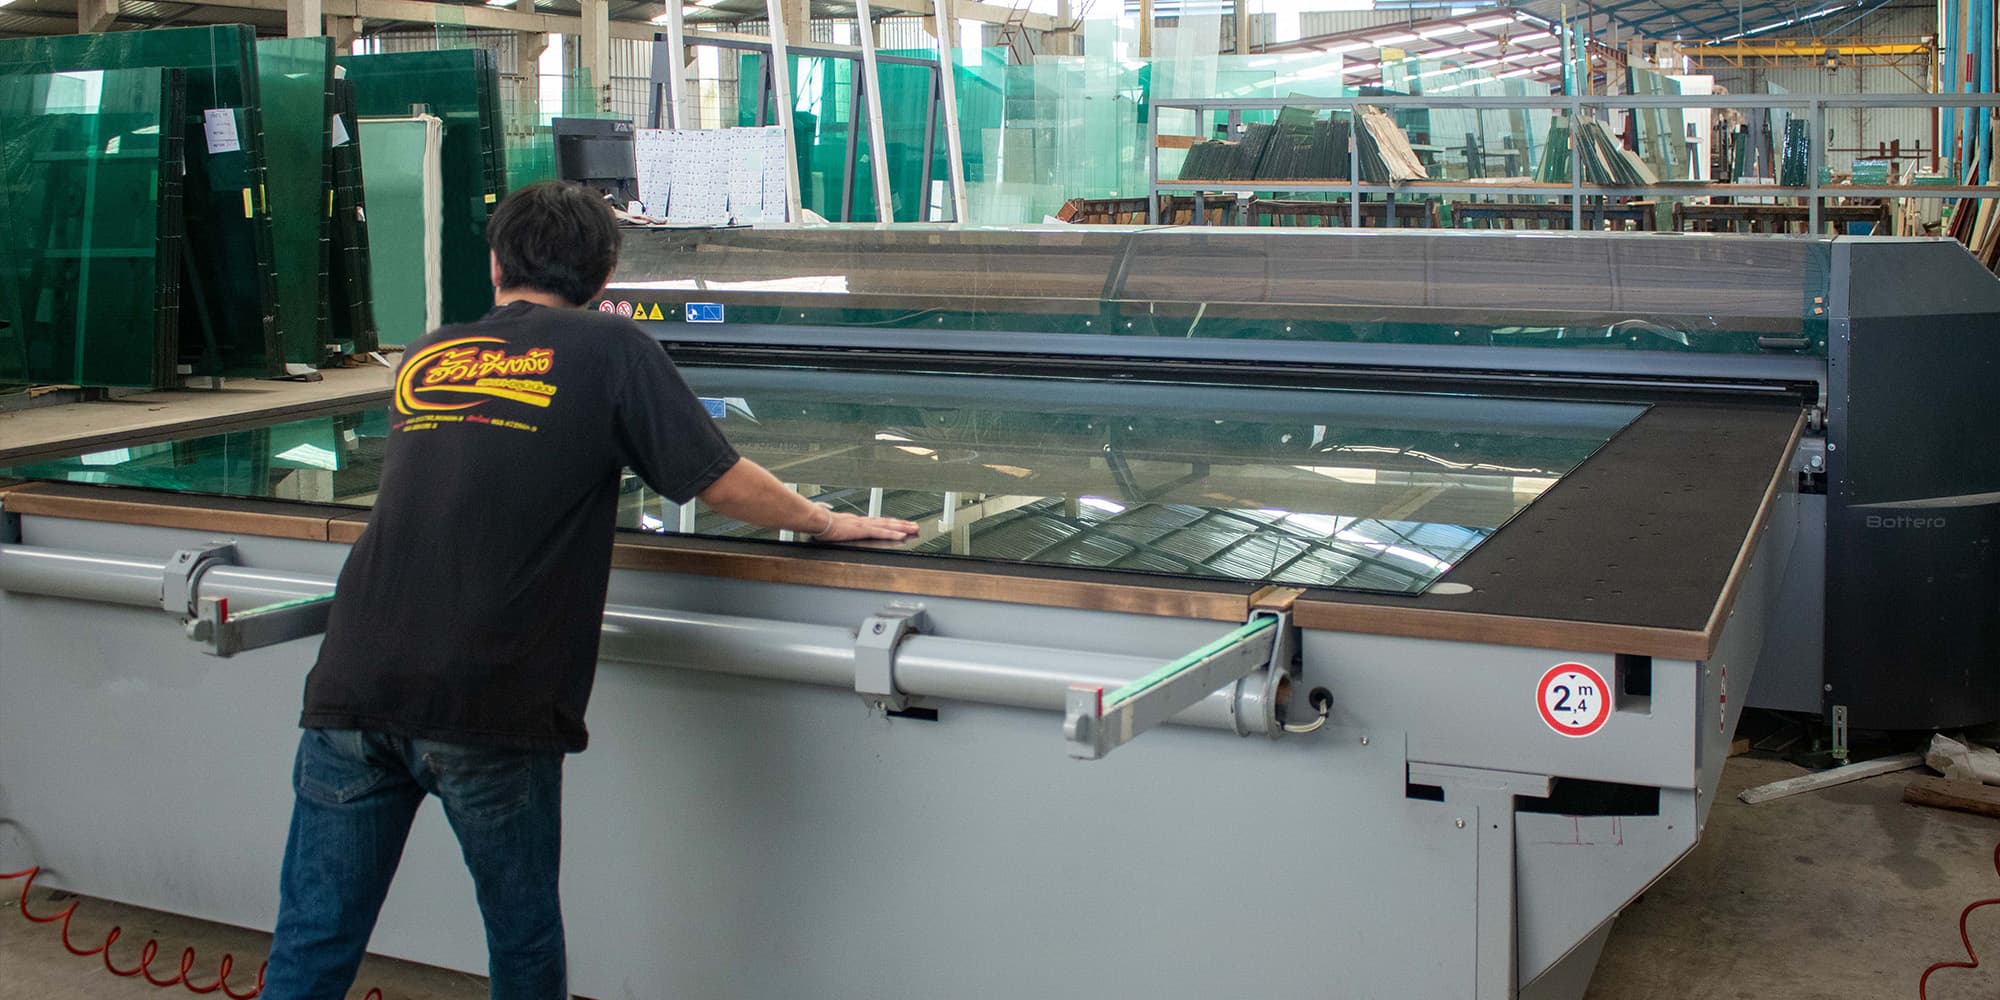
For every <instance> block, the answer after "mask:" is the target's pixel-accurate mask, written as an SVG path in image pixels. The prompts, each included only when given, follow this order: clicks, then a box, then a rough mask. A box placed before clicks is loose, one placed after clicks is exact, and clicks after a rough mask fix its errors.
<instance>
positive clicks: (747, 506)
mask: <svg viewBox="0 0 2000 1000" xmlns="http://www.w3.org/2000/svg"><path fill="white" fill-rule="evenodd" d="M701 502H702V503H705V504H707V505H709V506H710V507H712V508H714V509H715V511H716V512H717V513H719V514H721V515H722V516H724V517H733V518H735V519H736V520H738V521H743V522H746V523H749V524H756V525H761V526H763V527H766V528H779V529H783V530H789V531H796V532H799V533H800V534H805V535H811V536H812V537H814V538H817V539H819V540H820V541H823V542H853V541H863V540H867V539H880V540H882V541H890V542H900V541H903V540H904V539H907V538H909V537H910V536H912V535H914V534H916V533H917V526H916V525H915V524H914V523H912V522H910V521H903V520H898V519H896V518H892V517H860V516H858V515H854V514H842V513H839V512H836V511H834V510H832V509H831V508H828V507H826V506H824V505H822V504H816V503H813V502H812V501H810V500H807V499H806V498H805V497H802V496H800V495H798V494H797V493H795V492H793V491H792V490H789V489H786V488H785V484H783V483H781V482H779V481H778V477H776V476H774V475H771V473H770V472H769V471H767V470H766V469H765V468H764V467H763V466H761V465H758V464H757V463H755V462H752V461H750V460H749V459H747V458H740V459H737V461H736V464H735V465H733V466H731V467H730V469H729V471H728V472H725V473H723V474H722V478H720V479H717V480H716V481H715V482H714V484H712V485H710V486H709V488H708V489H705V490H703V491H701Z"/></svg>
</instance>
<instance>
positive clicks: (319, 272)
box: [257, 38, 333, 365]
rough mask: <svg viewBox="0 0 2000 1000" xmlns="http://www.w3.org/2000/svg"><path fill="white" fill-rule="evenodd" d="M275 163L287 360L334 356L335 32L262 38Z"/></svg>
mask: <svg viewBox="0 0 2000 1000" xmlns="http://www.w3.org/2000/svg"><path fill="white" fill-rule="evenodd" d="M257 84H258V91H259V94H260V96H261V97H262V99H263V111H264V156H265V160H266V162H267V163H268V165H269V175H270V180H269V185H268V187H267V189H266V190H267V192H268V196H269V198H270V203H271V238H272V244H273V247H274V248H275V251H276V252H275V259H274V263H275V265H276V268H277V277H278V306H279V309H278V315H279V318H280V323H279V329H278V332H279V337H280V338H281V339H282V340H283V342H284V349H285V360H286V361H287V362H289V363H292V364H301V365H317V364H319V363H321V362H322V361H324V360H325V359H326V356H327V354H328V353H329V352H328V350H327V344H328V343H329V342H330V341H331V340H332V338H331V337H330V336H329V333H330V322H329V317H328V315H327V292H328V281H327V268H328V263H329V261H328V256H329V250H330V247H329V242H328V237H329V235H330V233H329V230H330V226H329V221H330V220H329V215H330V213H331V209H332V204H333V202H332V200H331V198H330V197H329V196H330V195H331V193H332V190H333V161H332V158H331V156H329V155H328V154H329V147H330V144H331V137H330V135H329V132H330V129H331V123H332V120H333V39H331V38H271V39H265V40H263V41H260V42H258V43H257Z"/></svg>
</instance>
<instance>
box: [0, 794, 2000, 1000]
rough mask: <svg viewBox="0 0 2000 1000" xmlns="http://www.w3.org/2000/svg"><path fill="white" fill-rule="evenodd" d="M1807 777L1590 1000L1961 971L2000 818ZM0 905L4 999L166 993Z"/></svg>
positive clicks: (0, 991)
mask: <svg viewBox="0 0 2000 1000" xmlns="http://www.w3.org/2000/svg"><path fill="white" fill-rule="evenodd" d="M1800 773H1804V772H1803V771H1802V769H1800V768H1798V767H1795V766H1793V765H1791V764H1788V763H1785V762H1783V761H1776V760H1765V759H1760V758H1755V757H1740V758H1737V759H1735V760H1732V761H1730V762H1729V766H1728V768H1727V770H1726V771H1725V772H1724V775H1723V796H1722V798H1721V800H1720V801H1719V802H1718V803H1717V805H1716V807H1715V810H1714V812H1713V813H1712V814H1711V815H1710V818H1709V826H1708V833H1707V837H1706V839H1704V840H1703V842H1702V844H1701V846H1700V847H1699V848H1698V849H1696V851H1695V852H1694V854H1693V855H1692V856H1691V857H1689V858H1688V859H1687V860H1686V861H1684V862H1683V863H1682V864H1681V865H1680V866H1679V867H1678V868H1676V869H1674V871H1673V872H1671V873H1669V874H1668V875H1667V877H1666V878H1665V879H1663V880H1662V881H1661V882H1660V884H1659V885H1657V886H1654V887H1653V889H1652V891H1650V892H1648V893H1647V894H1646V895H1645V896H1644V897H1642V898H1641V899H1640V900H1639V901H1638V902H1636V903H1634V904H1633V905H1632V906H1631V907H1630V908H1629V909H1627V910H1626V912H1625V915H1624V916H1623V917H1622V918H1620V920H1619V922H1618V925H1617V929H1616V930H1615V931H1614V932H1613V933H1612V936H1611V942H1610V944H1609V946H1608V947H1607V948H1606V949H1605V952H1604V957H1603V959H1602V960H1601V961H1600V963H1599V965H1598V970H1597V978H1596V980H1595V981H1594V982H1593V984H1592V987H1591V990H1590V993H1589V1000H1667V998H1673V1000H1683V998H1717V1000H1752V998H1754V1000H1820V998H1826V1000H1836V998H1837V1000H1849V998H1857V997H1870V998H1873V997H1915V996H1916V987H1917V977H1918V975H1919V974H1920V973H1921V972H1922V971H1923V969H1924V967H1925V966H1927V965H1929V964H1930V963H1931V962H1934V961H1938V960H1941V959H1950V958H1957V957H1960V956H1959V955H1958V948H1959V946H1958V940H1957V938H1958V930H1957V921H1958V913H1959V910H1960V908H1962V907H1963V906H1964V905H1965V904H1966V903H1968V902H1970V901H1972V900H1973V899H1975V898H1979V897H1983V896H1994V895H2000V874H1996V873H1995V872H1994V870H1993V867H1992V863H1993V861H1992V859H1993V845H1994V843H1995V841H1996V840H2000V820H1993V819H1987V818H1982V817H1978V816H1969V815H1964V814H1961V813H1952V812H1943V811H1939V810H1934V809H1926V808H1922V807H1918V806H1909V805H1905V804H1903V802H1902V801H1901V795H1902V788H1903V785H1904V783H1905V782H1906V781H1908V779H1909V776H1908V775H1907V774H1892V775H1887V776H1884V777H1880V778H1874V779H1871V780H1868V781H1862V782H1856V783H1854V784H1850V785H1846V786H1842V787H1839V788H1833V789H1828V790H1825V791H1821V792H1814V793H1808V794H1805V795H1800V796H1795V797H1793V798H1789V799H1782V800H1779V801H1776V802H1768V803H1765V804H1764V805H1761V806H1747V805H1744V804H1743V803H1742V802H1740V801H1738V800H1737V798H1736V793H1737V792H1738V791H1740V790H1741V789H1743V788H1746V787H1750V786H1752V785H1759V784H1763V783H1765V782H1769V781H1776V780H1778V779H1780V778H1786V777H1791V776H1794V775H1797V774H1800ZM273 849H274V850H275V849H276V845H273ZM0 892H4V893H5V895H6V897H7V898H6V900H5V902H4V905H0V1000H13V998H21V1000H29V998H32V1000H71V998H76V1000H86V998H87V1000H97V998H103V1000H119V998H128V997H129V998H139V997H158V996H162V995H163V994H160V993H158V992H156V991H155V990H153V989H152V988H150V987H148V986H145V985H143V984H141V983H139V982H137V981H135V980H130V979H117V978H114V977H113V976H111V975H110V974H108V973H106V972H105V971H104V969H103V967H102V966H101V965H100V964H99V963H98V960H97V959H95V958H91V959H81V958H75V957H72V956H70V955H69V954H68V953H67V952H65V951H63V949H62V946H61V945H60V944H59V943H58V942H57V937H56V931H55V926H54V925H32V924H29V923H27V922H25V921H23V920H21V919H20V917H19V914H18V913H16V912H13V911H14V896H15V894H16V892H17V890H16V889H14V888H13V887H12V885H11V884H9V885H8V886H5V887H0ZM38 893H39V890H38ZM41 897H42V898H38V899H34V900H31V901H30V908H31V910H33V912H35V913H38V914H46V913H49V912H53V911H54V910H56V909H59V905H56V904H52V903H51V902H50V901H49V900H48V899H47V897H46V894H41ZM114 922H122V923H124V924H125V935H124V940H123V941H121V943H120V945H119V947H118V956H117V958H116V961H117V962H118V964H119V965H120V967H129V965H130V963H131V961H132V958H131V956H132V955H133V953H134V952H135V951H136V949H137V947H138V945H139V944H140V943H142V942H143V941H144V939H145V938H147V937H159V938H160V939H161V940H162V947H161V951H162V956H161V958H160V959H159V960H157V961H156V967H158V968H160V969H162V970H166V971H167V972H168V973H169V974H170V973H171V970H173V969H174V968H177V967H178V961H179V954H180V949H182V948H183V947H186V946H189V945H192V946H194V947H195V948H196V950H197V953H198V954H199V955H200V956H201V962H200V964H199V966H198V968H200V969H202V970H204V971H203V974H202V975H201V976H200V977H198V978H197V982H198V983H200V984H202V985H206V984H207V982H208V981H209V980H210V978H211V977H212V976H213V974H214V968H215V964H214V963H215V956H217V955H219V954H220V953H221V952H223V951H232V952H234V953H235V954H236V955H237V956H238V957H239V962H240V964H241V966H242V968H243V971H240V972H239V973H237V975H236V976H233V977H232V983H233V985H234V988H236V989H238V990H239V991H240V990H243V989H247V988H248V986H249V984H250V983H252V982H254V977H255V971H254V966H255V964H256V962H257V961H259V960H260V958H259V957H260V956H261V955H262V954H263V951H264V948H265V946H266V943H267V942H268V940H269V939H268V937H267V936H265V935H262V934H257V933H254V932H250V931H244V930H240V929H237V928H232V927H222V926H218V925H214V924H205V923H201V922H198V921H192V920H187V919H184V918H180V917H173V916H168V915H165V914H159V913H154V912H152V911H147V910H139V909H135V908H132V907H125V906H119V905H117V904H114V903H106V902H102V901H99V900H90V899H86V900H84V901H83V905H82V906H81V908H80V909H79V911H78V915H77V918H76V923H75V931H76V934H75V935H74V937H75V939H77V940H79V941H84V940H88V941H92V942H95V941H101V940H103V936H104V933H105V932H106V930H107V929H108V928H109V926H110V925H111V924H112V923H114ZM1971 926H1972V933H1973V941H1974V944H1975V946H1983V947H1984V948H1987V949H1990V956H1991V959H1992V960H1989V962H1988V963H1987V967H1986V968H1983V969H1980V970H1977V971H1970V972H1968V971H1961V970H1946V971H1944V972H1941V973H1939V974H1938V975H1936V976H1933V977H1932V979H1931V990H1930V1000H1974V998H1979V1000H1993V998H1994V997H2000V908H1996V909H1988V910H1983V911H1981V912H1980V913H1979V914H1977V915H1975V916H1974V917H1973V919H1972V924H1971ZM368 986H379V987H381V988H382V990H383V992H384V993H385V994H386V996H387V997H388V1000H476V998H480V997H484V996H485V995H486V991H485V988H484V985H483V982H482V981H481V980H480V979H479V978H478V977H475V976H468V975H464V974H461V973H455V972H445V971H442V970H439V969H432V968H428V967H424V966H417V965H411V964H408V963H404V962H395V961H390V960H378V959H370V960H369V962H368V963H367V964H366V965H364V966H363V967H362V972H361V978H360V986H359V988H357V989H356V990H355V991H354V992H353V993H352V994H351V996H352V997H355V998H359V997H361V996H362V995H363V993H364V992H365V990H366V988H367V987H368ZM690 1000H726V998H690Z"/></svg>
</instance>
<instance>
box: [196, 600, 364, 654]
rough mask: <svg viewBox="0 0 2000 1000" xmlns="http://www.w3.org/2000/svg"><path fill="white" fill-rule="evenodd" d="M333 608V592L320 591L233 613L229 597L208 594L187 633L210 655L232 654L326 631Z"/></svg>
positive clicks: (199, 606) (197, 610) (197, 608)
mask: <svg viewBox="0 0 2000 1000" xmlns="http://www.w3.org/2000/svg"><path fill="white" fill-rule="evenodd" d="M332 612H333V595H332V594H319V595H317V596H313V597H301V598H299V599H298V600H296V601H284V602H282V603H279V604H269V605H265V606H264V607H261V608H256V609H253V610H250V611H245V612H243V613H242V614H240V615H234V616H232V615H230V613H229V601H228V599H227V598H222V597H204V598H202V599H201V602H200V604H199V605H198V606H197V607H196V608H195V617H194V620H193V621H191V622H188V623H187V637H188V638H190V639H193V640H194V641H196V642H198V643H201V644H202V646H203V649H202V652H205V653H207V654H209V655H210V656H222V657H230V656H235V655H236V654H237V653H241V652H244V651H246V650H251V649H261V648H263V647H265V646H274V645H277V644H278V643H281V642H290V641H291V640H293V639H303V638H305V637H307V636H312V635H319V634H320V633H322V632H325V631H326V623H327V618H328V616H329V615H330V614H332Z"/></svg>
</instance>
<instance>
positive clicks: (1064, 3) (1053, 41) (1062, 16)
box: [1042, 0, 1076, 56]
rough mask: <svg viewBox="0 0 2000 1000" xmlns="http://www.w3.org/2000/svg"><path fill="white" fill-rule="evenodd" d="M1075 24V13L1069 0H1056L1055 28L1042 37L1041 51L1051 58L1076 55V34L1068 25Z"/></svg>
mask: <svg viewBox="0 0 2000 1000" xmlns="http://www.w3.org/2000/svg"><path fill="white" fill-rule="evenodd" d="M1075 23H1076V12H1075V11H1074V10H1073V9H1072V8H1071V6H1070V0H1057V2H1056V28H1055V30H1053V31H1049V32H1046V33H1044V34H1043V35H1042V51H1044V52H1047V53H1048V54H1049V55H1052V56H1073V55H1076V33H1075V32H1072V31H1071V30H1070V25H1072V24H1075Z"/></svg>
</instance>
